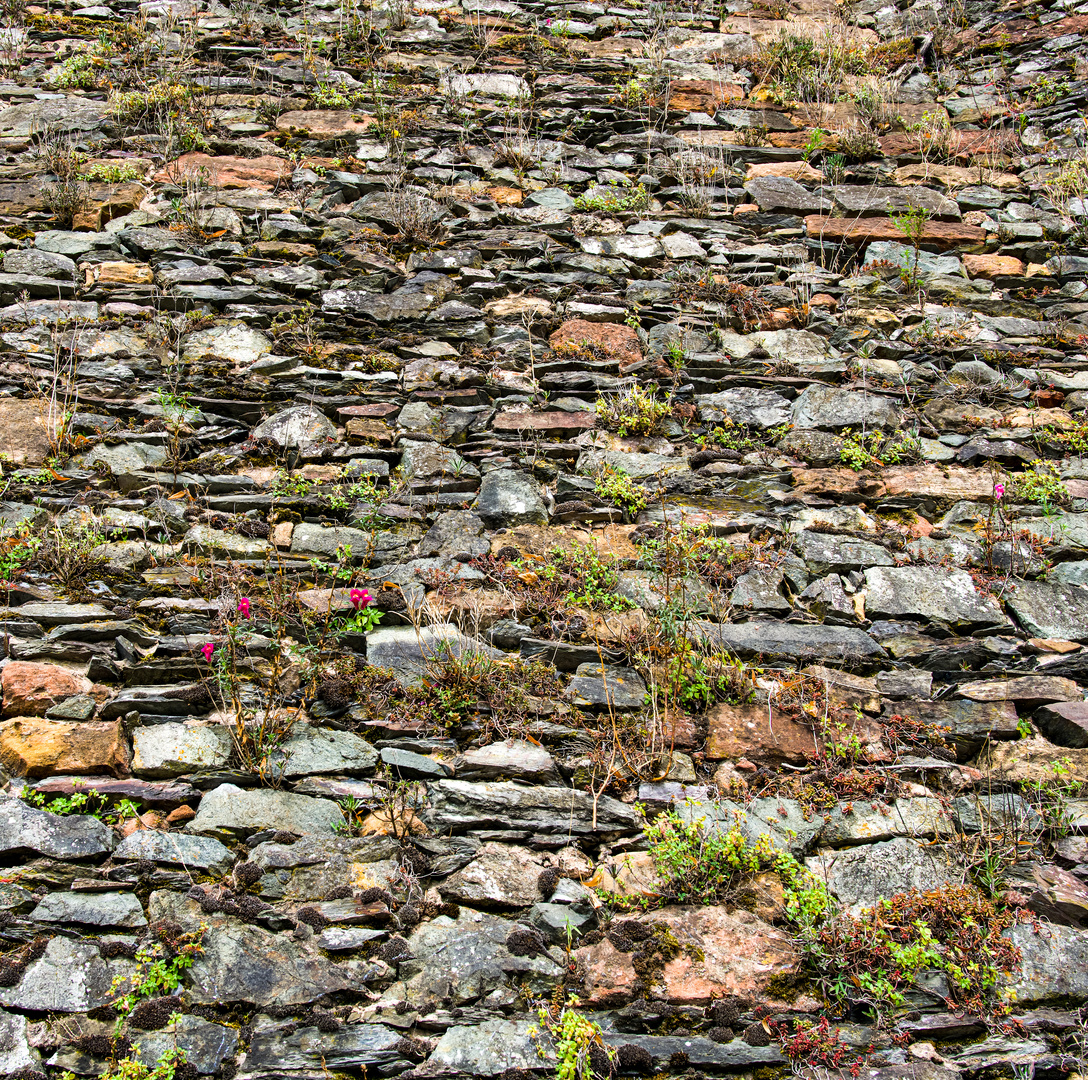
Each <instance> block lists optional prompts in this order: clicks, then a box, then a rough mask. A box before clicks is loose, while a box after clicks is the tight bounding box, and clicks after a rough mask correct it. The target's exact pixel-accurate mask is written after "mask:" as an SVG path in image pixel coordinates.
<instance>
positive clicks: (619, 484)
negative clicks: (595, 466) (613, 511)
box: [593, 464, 646, 518]
mask: <svg viewBox="0 0 1088 1080" xmlns="http://www.w3.org/2000/svg"><path fill="white" fill-rule="evenodd" d="M593 490H594V491H595V492H596V493H597V494H598V495H599V496H600V497H601V498H602V499H607V500H608V501H609V502H611V503H615V505H616V506H619V507H620V508H621V509H622V510H623V512H624V514H626V515H627V517H629V518H631V517H634V516H635V514H637V513H638V512H639V510H645V509H646V492H645V491H644V490H643V489H642V488H640V487H638V486H637V485H636V484H635V482H634V481H633V480H632V479H631V476H630V474H629V473H628V472H626V471H625V470H623V469H621V468H618V467H616V466H614V465H608V464H605V465H602V466H601V468H600V469H599V470H598V472H597V476H596V478H595V481H594V488H593Z"/></svg>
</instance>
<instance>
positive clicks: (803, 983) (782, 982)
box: [766, 971, 809, 1005]
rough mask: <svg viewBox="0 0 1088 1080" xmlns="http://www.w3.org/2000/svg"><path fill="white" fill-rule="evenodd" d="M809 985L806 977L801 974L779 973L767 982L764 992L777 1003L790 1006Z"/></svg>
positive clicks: (793, 972)
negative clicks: (781, 1002) (782, 1002)
mask: <svg viewBox="0 0 1088 1080" xmlns="http://www.w3.org/2000/svg"><path fill="white" fill-rule="evenodd" d="M808 985H809V981H808V977H807V976H805V975H803V974H802V973H801V972H797V971H789V972H781V973H780V974H778V975H772V976H771V977H770V978H769V979H768V980H767V985H766V990H767V994H768V995H769V996H770V997H772V998H776V999H777V1000H778V1001H784V1002H786V1004H788V1005H792V1004H793V1003H794V1002H795V1001H796V1000H797V998H798V997H799V996H800V994H801V991H802V990H803V989H805V987H807V986H808Z"/></svg>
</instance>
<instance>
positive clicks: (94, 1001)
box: [0, 937, 135, 1013]
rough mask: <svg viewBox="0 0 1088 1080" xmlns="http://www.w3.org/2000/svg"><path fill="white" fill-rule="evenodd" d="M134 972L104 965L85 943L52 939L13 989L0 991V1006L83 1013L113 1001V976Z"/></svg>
mask: <svg viewBox="0 0 1088 1080" xmlns="http://www.w3.org/2000/svg"><path fill="white" fill-rule="evenodd" d="M133 970H135V964H132V963H131V962H116V961H115V962H113V963H107V962H106V961H105V960H103V959H102V957H101V956H100V955H99V953H98V947H97V946H95V945H91V944H89V943H88V942H84V941H78V940H72V939H71V938H67V937H54V938H51V939H50V941H49V944H48V945H47V946H46V947H45V954H44V955H43V956H42V957H41V958H40V959H38V960H35V961H34V962H33V963H31V964H28V965H27V968H26V971H25V972H24V973H23V977H22V979H20V980H19V983H18V984H17V985H16V986H3V987H0V1005H7V1006H9V1007H12V1008H16V1009H20V1010H25V1011H26V1012H59V1013H81V1012H86V1011H87V1010H88V1009H97V1008H98V1007H99V1006H101V1005H105V1004H106V1003H107V1002H109V1001H112V1000H113V997H114V994H113V991H112V986H113V979H114V976H115V975H120V974H125V973H128V972H130V971H133Z"/></svg>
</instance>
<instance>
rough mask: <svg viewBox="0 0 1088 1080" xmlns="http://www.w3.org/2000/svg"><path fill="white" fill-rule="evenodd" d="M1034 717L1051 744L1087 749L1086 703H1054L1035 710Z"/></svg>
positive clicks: (1087, 704)
mask: <svg viewBox="0 0 1088 1080" xmlns="http://www.w3.org/2000/svg"><path fill="white" fill-rule="evenodd" d="M1034 717H1035V723H1036V724H1038V725H1039V728H1040V729H1041V730H1042V732H1043V734H1044V735H1046V737H1047V738H1048V739H1049V740H1050V741H1051V742H1052V743H1057V744H1058V746H1072V747H1076V748H1077V749H1083V748H1084V747H1088V701H1055V702H1053V703H1052V704H1050V705H1043V706H1042V707H1041V708H1038V709H1036V710H1035V714H1034Z"/></svg>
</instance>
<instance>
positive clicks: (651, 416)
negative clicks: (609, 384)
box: [597, 383, 669, 435]
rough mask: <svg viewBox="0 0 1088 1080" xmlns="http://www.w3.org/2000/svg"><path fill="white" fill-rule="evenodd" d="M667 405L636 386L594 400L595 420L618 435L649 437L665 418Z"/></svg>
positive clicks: (651, 392) (651, 393)
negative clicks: (595, 402) (595, 403)
mask: <svg viewBox="0 0 1088 1080" xmlns="http://www.w3.org/2000/svg"><path fill="white" fill-rule="evenodd" d="M668 412H669V405H668V403H667V402H665V401H661V400H659V399H658V397H657V396H656V394H655V393H654V391H653V390H652V389H649V388H646V387H643V386H640V385H638V384H637V383H636V384H635V385H634V386H631V387H629V388H628V389H626V390H621V391H619V392H618V393H615V394H601V396H600V397H598V398H597V419H598V420H599V421H600V422H601V424H603V425H604V426H605V427H606V428H609V429H610V430H612V431H615V432H617V433H618V434H620V435H653V434H654V433H655V432H656V431H658V430H659V428H660V426H661V421H662V420H663V419H664V418H665V417H666V416H667V415H668Z"/></svg>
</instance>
